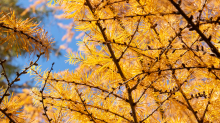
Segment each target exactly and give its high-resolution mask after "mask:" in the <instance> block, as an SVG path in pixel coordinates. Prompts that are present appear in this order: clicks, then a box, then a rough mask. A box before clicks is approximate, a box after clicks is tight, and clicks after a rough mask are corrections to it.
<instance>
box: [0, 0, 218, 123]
mask: <svg viewBox="0 0 220 123" xmlns="http://www.w3.org/2000/svg"><path fill="white" fill-rule="evenodd" d="M51 4H55V6H62V8H63V10H64V14H63V16H64V17H65V18H67V19H73V20H74V24H72V26H74V28H75V29H76V30H78V31H82V32H84V33H85V36H84V37H83V38H82V39H81V41H80V42H79V46H80V48H79V50H80V51H79V52H77V53H73V52H69V53H68V54H67V55H66V57H67V58H68V59H67V62H69V63H70V64H77V65H78V68H77V69H76V70H74V71H70V70H67V71H63V72H58V73H53V72H52V67H53V65H54V64H53V65H52V67H51V69H50V70H49V71H44V72H41V68H40V67H39V66H38V67H36V66H37V64H36V62H37V61H36V62H32V63H31V64H30V66H29V67H28V68H30V69H29V71H28V73H30V74H31V75H34V76H35V80H36V81H37V82H38V83H41V84H42V87H41V88H33V90H32V93H31V95H32V98H33V101H34V102H35V105H37V106H38V107H35V108H41V109H42V111H38V112H39V113H40V112H43V115H44V116H42V120H41V121H42V122H50V123H58V122H73V123H78V122H81V123H84V122H85V123H87V122H95V123H102V122H104V123H105V122H109V123H112V122H113V123H114V122H117V123H148V122H149V123H158V122H160V123H179V122H181V123H196V122H198V123H208V122H213V123H218V122H220V120H219V119H220V115H219V114H220V97H219V96H220V94H219V92H220V84H219V83H220V72H219V70H220V51H219V49H218V45H219V39H220V38H219V37H220V32H219V30H220V26H219V25H220V17H219V12H220V1H219V0H182V1H181V0H179V1H178V0H51ZM12 15H13V14H12ZM4 16H6V14H5V15H4ZM7 16H8V15H7ZM2 18H3V19H2ZM2 18H1V19H2V20H0V22H2V23H1V25H0V29H1V28H4V30H9V31H11V33H10V35H8V37H6V38H7V39H8V38H12V36H11V35H15V34H19V35H25V34H27V35H35V34H38V32H34V31H32V27H33V25H32V26H25V25H23V26H22V27H23V28H22V30H21V31H20V30H19V31H18V32H17V28H16V29H15V28H14V27H15V26H13V27H10V28H5V27H8V24H7V23H9V22H11V21H12V20H14V17H13V16H12V17H9V18H12V19H11V20H10V19H8V20H7V19H4V17H2ZM19 22H20V21H19ZM14 23H15V24H18V25H19V23H18V21H15V22H14ZM34 26H35V25H34ZM13 29H14V30H13ZM15 30H16V31H15ZM13 31H14V32H13ZM24 31H26V32H25V33H23V32H24ZM27 35H25V36H26V37H25V36H24V38H28V36H27ZM65 38H66V37H65ZM47 39H48V38H47V37H46V36H44V34H41V35H40V36H38V37H37V38H36V41H35V43H34V45H35V47H36V48H38V49H39V50H38V51H41V50H43V51H44V52H45V53H47V52H48V50H46V49H45V48H44V47H43V46H42V45H39V44H38V43H39V42H42V44H46V46H48V47H49V45H50V44H51V43H50V40H47ZM37 41H38V42H37ZM5 42H7V41H5ZM29 42H33V41H32V40H27V41H26V43H29ZM3 43H4V42H3ZM10 43H11V42H10ZM0 44H1V43H0ZM26 51H27V52H29V50H26ZM41 55H43V54H42V53H41ZM39 58H40V55H38V59H39ZM3 62H4V61H3V60H1V65H2V67H3ZM55 65H56V64H55ZM26 70H27V69H25V71H26ZM2 75H4V76H5V77H6V78H7V76H6V75H5V74H4V72H3V74H2ZM18 75H20V74H18ZM17 79H18V77H17V78H16V79H15V81H16V80H17ZM10 84H13V82H9V84H8V85H9V87H8V88H10ZM6 92H7V90H2V93H4V94H2V95H3V97H2V98H1V100H0V101H1V102H0V103H1V108H0V111H1V112H2V115H1V119H2V120H6V121H9V120H10V121H11V122H23V120H25V119H28V117H25V116H23V114H22V113H24V111H26V110H27V109H28V108H27V109H26V110H24V109H22V108H21V106H22V105H25V101H24V103H21V104H20V103H19V104H17V105H15V104H16V103H15V101H13V100H10V101H7V98H6V97H7V96H8V95H9V94H8V93H6ZM3 98H4V99H3ZM11 98H12V97H11ZM2 100H5V102H2ZM2 105H4V106H2ZM10 106H14V108H11V107H10ZM19 106H20V107H19ZM7 107H10V108H7ZM24 107H25V106H24ZM15 109H16V110H18V109H19V110H21V111H19V112H18V111H17V112H16V111H15ZM34 110H37V109H34ZM39 116H40V115H38V116H37V117H39ZM29 118H30V117H29ZM31 119H34V118H31ZM6 121H5V122H6ZM29 121H30V120H29Z"/></svg>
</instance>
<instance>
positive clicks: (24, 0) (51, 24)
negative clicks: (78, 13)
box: [16, 0, 80, 84]
mask: <svg viewBox="0 0 220 123" xmlns="http://www.w3.org/2000/svg"><path fill="white" fill-rule="evenodd" d="M29 1H30V0H19V2H18V5H21V6H22V7H24V8H26V7H28V6H29V5H30V4H31V3H30V2H29ZM58 22H61V23H63V24H66V25H67V24H69V23H70V22H71V21H70V20H57V19H54V17H53V16H52V15H50V16H49V17H45V19H44V21H43V22H42V23H41V25H43V27H44V29H45V30H46V31H48V33H49V35H50V36H51V37H52V38H54V40H55V41H56V42H57V45H58V46H59V45H62V44H64V43H65V41H61V38H62V36H63V35H65V33H66V30H65V29H62V28H60V27H59V26H58V25H57V23H58ZM79 33H80V32H75V35H74V37H73V39H72V42H71V43H69V45H68V46H69V47H71V48H72V50H73V51H77V49H78V46H77V45H76V43H77V41H78V40H80V39H78V40H77V41H76V40H75V36H77V35H78V34H79ZM61 53H62V56H59V57H57V56H55V53H52V54H51V55H50V59H49V60H48V61H47V60H46V59H42V58H41V59H40V60H39V62H38V64H39V65H41V68H42V70H46V69H50V67H51V65H52V63H53V62H55V65H54V70H53V72H58V71H59V70H61V71H63V70H66V69H69V70H74V69H75V68H76V66H74V65H69V63H65V60H67V58H66V57H65V55H66V54H67V52H66V51H65V50H61ZM31 58H32V57H31ZM31 58H30V57H29V56H26V57H19V58H18V59H16V64H17V65H21V66H24V65H27V64H29V63H30V59H31ZM35 59H36V58H35ZM32 77H33V76H30V75H29V74H27V75H23V76H21V81H20V83H19V84H22V83H24V82H25V81H28V80H31V78H32Z"/></svg>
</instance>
